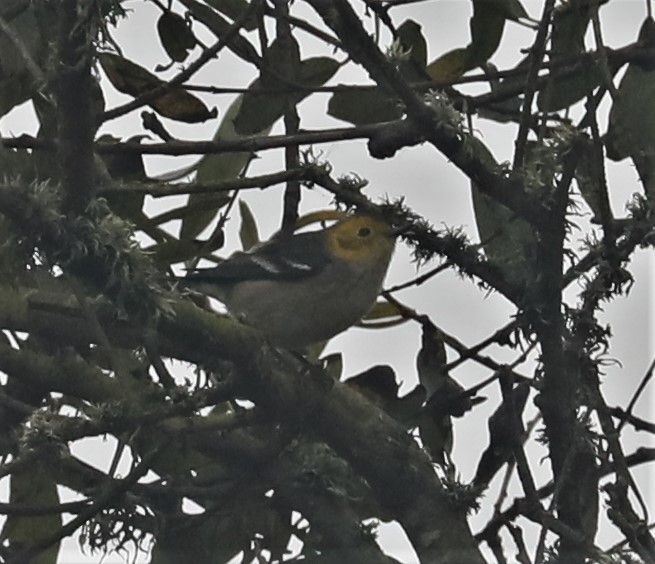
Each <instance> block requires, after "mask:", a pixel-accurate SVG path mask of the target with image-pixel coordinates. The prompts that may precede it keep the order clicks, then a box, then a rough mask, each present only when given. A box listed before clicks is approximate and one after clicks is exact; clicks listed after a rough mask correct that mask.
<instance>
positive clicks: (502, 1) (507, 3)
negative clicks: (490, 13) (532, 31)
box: [473, 0, 528, 21]
mask: <svg viewBox="0 0 655 564" xmlns="http://www.w3.org/2000/svg"><path fill="white" fill-rule="evenodd" d="M483 3H484V4H488V5H489V6H490V7H492V8H493V9H494V10H495V11H496V12H498V13H499V14H501V15H502V16H503V17H504V18H505V19H508V20H513V21H519V20H520V19H527V18H528V13H527V12H526V11H525V8H524V7H523V5H522V4H521V2H519V0H473V4H474V5H475V4H483Z"/></svg>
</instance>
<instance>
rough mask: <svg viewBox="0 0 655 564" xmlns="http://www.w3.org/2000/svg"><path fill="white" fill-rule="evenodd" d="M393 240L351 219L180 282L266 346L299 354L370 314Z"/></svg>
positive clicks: (364, 219) (275, 241) (381, 227)
mask: <svg viewBox="0 0 655 564" xmlns="http://www.w3.org/2000/svg"><path fill="white" fill-rule="evenodd" d="M397 233H398V232H397V231H394V230H393V229H392V228H391V226H390V225H389V224H387V223H386V222H385V221H383V220H381V219H378V218H376V217H372V216H370V215H363V214H353V215H350V216H347V217H345V218H344V219H341V220H340V221H338V222H337V223H335V224H334V225H332V226H330V227H328V228H326V229H322V230H319V231H313V232H308V233H300V234H294V235H280V236H275V237H273V238H272V239H271V240H269V241H268V242H266V243H263V244H261V245H257V246H255V247H253V248H252V249H251V250H250V251H248V252H245V253H242V252H239V253H236V254H234V255H232V256H231V257H229V258H228V259H227V260H225V261H224V262H222V263H220V264H219V265H218V266H216V267H214V268H208V269H201V270H196V271H193V272H191V273H190V274H189V275H188V276H187V277H186V278H184V279H182V282H183V283H184V284H185V285H187V286H189V287H190V288H192V289H195V290H197V291H199V292H201V293H204V294H207V295H209V296H212V297H214V298H217V299H218V300H220V301H221V302H223V303H224V304H225V306H226V307H227V309H228V311H229V312H230V314H232V315H233V316H234V317H236V318H238V319H239V320H241V321H243V322H244V323H246V324H248V325H250V326H251V327H253V328H255V329H257V330H259V331H260V332H261V333H262V334H263V335H264V336H265V337H266V338H267V339H268V341H269V342H270V343H271V344H273V345H275V346H279V347H283V348H287V349H291V350H298V349H302V348H304V347H306V346H308V345H311V344H314V343H318V342H320V341H325V340H327V339H329V338H330V337H333V336H334V335H337V334H338V333H341V332H342V331H345V330H346V329H347V328H348V327H350V326H351V325H353V324H355V323H356V322H357V321H359V320H360V319H361V318H362V317H363V316H364V315H365V314H366V313H367V312H368V311H369V310H370V309H371V307H372V306H373V304H374V303H375V301H376V298H377V296H378V294H379V293H380V289H381V287H382V283H383V281H384V278H385V275H386V273H387V269H388V267H389V263H390V261H391V257H392V255H393V251H394V247H395V239H396V235H397Z"/></svg>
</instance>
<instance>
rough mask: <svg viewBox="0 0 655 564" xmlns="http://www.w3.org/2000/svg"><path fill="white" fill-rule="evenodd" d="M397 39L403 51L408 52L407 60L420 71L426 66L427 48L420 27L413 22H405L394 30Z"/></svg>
mask: <svg viewBox="0 0 655 564" xmlns="http://www.w3.org/2000/svg"><path fill="white" fill-rule="evenodd" d="M396 34H397V35H398V39H399V40H400V43H401V45H402V47H403V50H404V51H408V52H409V58H410V60H411V61H412V62H414V63H415V64H416V66H417V67H418V68H420V69H424V68H425V66H426V65H427V64H428V46H427V42H426V41H425V37H423V33H422V32H421V25H420V24H418V23H417V22H415V21H414V20H409V19H408V20H405V21H404V22H403V23H402V24H400V26H399V27H398V29H397V30H396Z"/></svg>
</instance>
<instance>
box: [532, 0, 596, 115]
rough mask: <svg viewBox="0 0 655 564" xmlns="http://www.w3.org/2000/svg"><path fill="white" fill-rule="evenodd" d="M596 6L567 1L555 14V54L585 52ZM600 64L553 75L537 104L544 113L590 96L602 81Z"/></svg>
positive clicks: (552, 45) (539, 96) (553, 36)
mask: <svg viewBox="0 0 655 564" xmlns="http://www.w3.org/2000/svg"><path fill="white" fill-rule="evenodd" d="M595 9H596V8H595V7H592V6H590V5H589V4H588V3H585V2H568V3H566V4H561V5H560V6H558V7H557V8H556V9H555V11H554V13H553V32H552V38H551V49H552V53H553V57H574V56H575V55H579V54H581V53H584V52H585V50H586V49H585V42H584V37H585V34H586V33H587V27H588V26H589V21H590V20H591V14H592V10H595ZM602 78H603V77H602V72H601V70H600V69H599V68H598V66H597V65H593V64H592V65H587V66H585V67H584V68H583V69H582V70H581V71H580V72H577V73H576V74H575V75H573V76H567V77H563V78H557V77H555V78H553V79H551V80H549V81H548V83H547V84H546V87H545V88H544V89H543V90H541V91H540V92H539V94H538V96H537V106H538V107H539V109H540V110H541V111H544V112H556V111H559V110H562V109H564V108H568V107H569V106H571V105H572V104H575V103H576V102H577V101H578V100H581V99H582V98H584V97H586V96H587V95H589V93H590V92H591V91H592V90H594V89H595V88H597V87H598V85H599V84H600V83H601V81H602Z"/></svg>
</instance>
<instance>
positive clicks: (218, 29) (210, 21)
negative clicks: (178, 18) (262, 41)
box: [180, 0, 259, 63]
mask: <svg viewBox="0 0 655 564" xmlns="http://www.w3.org/2000/svg"><path fill="white" fill-rule="evenodd" d="M180 2H182V4H184V5H185V6H186V7H187V8H189V11H190V12H191V13H192V14H193V16H194V17H195V18H196V19H198V21H200V22H202V23H203V24H204V25H206V26H207V27H208V28H209V29H210V30H211V31H212V33H213V34H214V35H216V37H218V38H221V37H225V34H226V33H227V31H228V30H229V29H230V27H231V25H232V24H230V22H228V21H227V20H226V19H225V18H224V17H223V16H221V15H220V14H218V13H217V12H216V11H215V10H213V9H212V8H210V7H209V6H205V5H204V4H201V3H200V2H196V0H180ZM227 46H228V48H229V49H230V50H231V51H232V52H233V53H234V54H235V55H237V56H238V57H240V58H242V59H244V60H246V61H248V62H250V63H256V62H257V61H258V60H259V54H258V53H257V49H255V48H254V47H253V45H252V43H250V41H248V40H247V39H246V38H244V37H243V36H242V35H241V34H239V33H237V34H236V35H235V36H234V37H232V38H231V39H230V40H229V41H228V42H227Z"/></svg>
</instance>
